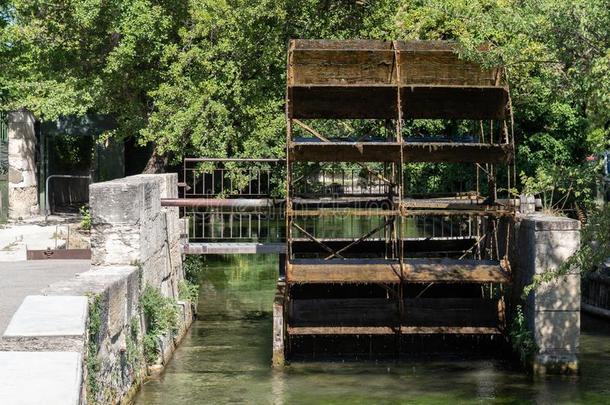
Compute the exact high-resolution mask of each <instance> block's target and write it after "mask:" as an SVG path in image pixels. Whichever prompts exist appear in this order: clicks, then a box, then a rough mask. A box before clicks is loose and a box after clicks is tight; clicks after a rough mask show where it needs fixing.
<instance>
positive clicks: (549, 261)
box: [535, 231, 580, 274]
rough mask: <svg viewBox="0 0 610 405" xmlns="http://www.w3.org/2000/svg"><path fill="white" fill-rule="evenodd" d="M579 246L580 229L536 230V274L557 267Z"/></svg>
mask: <svg viewBox="0 0 610 405" xmlns="http://www.w3.org/2000/svg"><path fill="white" fill-rule="evenodd" d="M579 246H580V231H536V245H535V250H536V262H535V265H536V274H540V273H545V272H546V271H548V270H553V269H556V268H558V267H559V266H560V265H561V264H562V263H563V262H565V261H566V260H567V259H568V258H569V257H570V256H572V255H573V254H574V253H575V252H576V251H577V250H578V248H579Z"/></svg>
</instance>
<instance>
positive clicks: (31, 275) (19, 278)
mask: <svg viewBox="0 0 610 405" xmlns="http://www.w3.org/2000/svg"><path fill="white" fill-rule="evenodd" d="M90 266H91V262H90V261H89V260H34V261H20V262H2V263H0V337H1V336H2V334H3V333H4V330H5V329H6V327H7V326H8V323H9V321H10V320H11V317H12V316H13V314H14V313H15V311H16V310H17V308H19V305H21V302H22V301H23V299H24V298H25V297H26V296H27V295H35V294H39V293H40V291H41V290H42V289H43V288H45V287H47V286H48V285H49V284H52V283H55V282H57V281H61V280H67V279H69V278H72V277H73V276H74V275H75V274H77V273H82V272H83V271H87V270H89V267H90Z"/></svg>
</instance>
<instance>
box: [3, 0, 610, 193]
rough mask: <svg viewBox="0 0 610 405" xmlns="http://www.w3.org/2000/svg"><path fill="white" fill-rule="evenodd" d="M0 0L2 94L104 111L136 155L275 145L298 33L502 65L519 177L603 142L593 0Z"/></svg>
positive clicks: (608, 19)
mask: <svg viewBox="0 0 610 405" xmlns="http://www.w3.org/2000/svg"><path fill="white" fill-rule="evenodd" d="M0 10H4V12H2V14H1V15H2V16H4V17H3V18H2V19H0V21H2V22H0V24H2V25H0V29H1V30H2V31H1V32H2V34H1V35H2V40H0V64H1V65H0V66H1V67H2V69H1V70H0V72H1V73H0V89H4V90H0V91H4V94H5V96H6V98H5V99H6V100H7V101H6V102H5V105H4V107H11V108H15V107H22V106H25V107H28V108H30V109H31V110H33V111H34V112H35V113H36V115H37V116H39V117H41V118H43V119H54V118H56V117H58V116H60V115H68V114H83V113H85V112H95V113H102V114H111V115H113V116H115V117H116V121H117V124H118V126H117V128H116V130H115V131H112V132H109V133H107V134H106V136H108V137H115V138H117V139H125V138H127V137H136V138H137V140H138V142H140V143H141V144H146V143H154V144H155V145H156V149H155V151H156V153H155V155H154V156H153V158H154V159H153V160H152V161H151V163H154V164H151V167H155V166H157V167H158V166H163V165H166V164H167V163H169V162H171V161H173V162H178V161H180V159H181V158H182V157H184V156H187V155H200V156H203V155H205V156H217V157H218V156H228V155H231V156H254V157H257V156H259V157H260V156H282V155H283V153H284V139H285V136H284V133H285V129H284V128H285V123H284V112H283V103H284V91H285V76H284V75H285V63H286V61H285V55H286V45H287V41H288V39H289V38H299V37H300V38H337V39H341V38H373V39H396V38H398V39H451V40H456V41H458V43H459V44H460V49H461V54H462V57H464V58H470V59H475V60H478V61H480V62H481V63H484V64H501V65H503V66H505V67H506V69H507V72H508V77H509V81H510V85H511V91H512V101H513V105H514V110H515V112H516V115H515V118H516V123H515V124H516V125H515V128H516V138H517V143H518V154H517V160H518V168H519V170H520V171H521V172H522V176H520V177H521V178H523V179H524V180H526V181H527V179H529V178H533V179H534V180H533V181H534V182H535V181H536V177H535V176H536V175H537V173H542V174H545V172H546V174H549V173H548V172H549V168H551V167H556V166H562V167H565V168H566V170H569V171H570V173H576V174H578V173H580V172H582V170H581V169H582V168H585V167H586V164H585V158H586V156H588V155H590V154H592V153H595V152H598V151H599V150H601V149H603V148H607V147H608V138H609V131H610V113H609V111H610V74H608V73H610V72H608V70H609V69H610V68H609V66H610V61H609V58H610V56H609V55H610V52H609V49H610V38H609V36H610V33H609V32H608V30H607V27H608V26H609V25H610V15H609V14H610V11H609V8H608V7H607V2H606V1H604V0H590V1H589V0H562V1H559V2H558V1H556V0H377V1H370V0H358V1H357V0H262V1H260V2H247V1H245V0H180V1H169V0H104V1H102V0H59V1H54V2H47V1H42V0H10V1H7V0H0ZM481 44H487V45H489V48H490V52H486V53H482V52H479V49H480V46H481ZM359 125H360V124H359ZM362 125H365V124H362ZM451 125H452V124H451V123H448V122H427V123H426V122H424V123H407V126H406V127H407V128H409V129H410V130H413V131H424V130H425V131H428V130H433V131H437V132H439V133H441V132H444V131H450V130H452V127H451ZM359 128H364V127H362V126H358V125H356V126H355V127H354V131H358V129H359ZM413 170H416V171H420V168H414V169H413ZM454 172H455V169H454V168H452V167H451V166H446V167H444V168H431V167H424V168H423V172H422V171H420V173H430V174H431V175H432V176H437V177H438V178H440V179H450V180H449V181H453V180H451V177H452V176H453V177H455V173H454ZM546 174H545V175H546ZM559 175H560V174H559ZM590 180H591V179H575V181H574V184H576V185H578V187H580V188H579V190H575V191H573V192H572V197H571V198H572V199H574V198H575V196H576V195H577V194H578V195H579V196H580V197H578V199H580V200H582V201H584V202H587V201H588V199H589V198H588V196H589V195H591V193H590V192H589V191H588V190H589V189H590V188H591V187H590ZM530 183H531V181H530ZM435 184H436V183H435ZM565 186H566V187H564V188H565V189H569V187H568V186H569V183H568V184H567V185H565ZM414 187H419V185H417V184H414ZM435 187H439V188H441V187H442V184H440V183H438V184H436V185H435ZM562 187H563V186H562ZM558 198H561V196H559V197H558ZM571 202H572V200H570V204H571ZM570 204H568V205H570Z"/></svg>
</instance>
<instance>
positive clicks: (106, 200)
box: [89, 180, 144, 227]
mask: <svg viewBox="0 0 610 405" xmlns="http://www.w3.org/2000/svg"><path fill="white" fill-rule="evenodd" d="M143 198H144V184H139V183H134V182H120V181H116V180H113V181H106V182H102V183H94V184H91V185H90V186H89V205H90V206H91V223H92V225H93V227H95V225H103V224H113V225H117V224H130V225H139V224H140V221H141V220H142V211H143V209H144V208H143Z"/></svg>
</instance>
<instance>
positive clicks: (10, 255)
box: [0, 224, 68, 266]
mask: <svg viewBox="0 0 610 405" xmlns="http://www.w3.org/2000/svg"><path fill="white" fill-rule="evenodd" d="M67 232H68V225H67V224H57V225H45V224H9V225H4V226H2V227H0V262H13V261H18V260H25V259H26V249H27V248H30V249H43V250H44V249H47V248H52V249H53V248H55V247H63V246H64V245H65V244H66V242H65V240H64V239H65V237H66V235H67ZM0 266H1V265H0Z"/></svg>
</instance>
